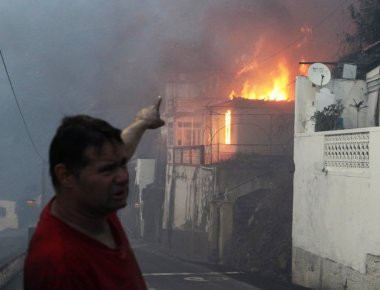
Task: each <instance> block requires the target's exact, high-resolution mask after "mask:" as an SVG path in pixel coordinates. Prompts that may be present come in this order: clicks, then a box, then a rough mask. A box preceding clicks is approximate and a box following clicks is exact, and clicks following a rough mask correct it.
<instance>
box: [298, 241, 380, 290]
mask: <svg viewBox="0 0 380 290" xmlns="http://www.w3.org/2000/svg"><path fill="white" fill-rule="evenodd" d="M379 260H380V256H374V255H370V254H368V255H367V258H366V269H367V271H366V272H365V273H360V272H359V271H356V270H354V269H352V268H351V267H347V266H345V265H343V264H341V263H338V262H336V261H333V260H331V259H328V258H323V257H320V256H317V255H314V254H312V253H310V252H308V251H305V250H303V249H301V248H297V247H293V259H292V268H293V270H292V272H293V275H292V282H293V283H295V284H298V285H302V286H304V287H309V288H313V289H326V290H329V289H331V290H333V289H352V290H376V289H380V266H379V264H378V262H379Z"/></svg>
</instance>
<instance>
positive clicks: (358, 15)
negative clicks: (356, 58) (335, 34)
mask: <svg viewBox="0 0 380 290" xmlns="http://www.w3.org/2000/svg"><path fill="white" fill-rule="evenodd" d="M349 11H350V14H351V18H352V20H353V22H354V24H355V28H356V31H355V32H354V33H352V34H346V37H345V40H346V42H347V44H348V45H349V46H350V47H351V48H352V49H353V50H358V49H362V48H363V47H365V46H367V45H370V44H373V43H374V42H376V41H378V40H380V0H358V2H357V4H356V5H355V4H351V5H350V6H349Z"/></svg>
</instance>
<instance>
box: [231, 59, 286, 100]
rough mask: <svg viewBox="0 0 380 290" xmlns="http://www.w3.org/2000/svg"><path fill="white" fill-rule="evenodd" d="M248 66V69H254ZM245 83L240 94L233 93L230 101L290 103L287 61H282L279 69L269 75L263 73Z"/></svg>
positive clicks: (278, 66)
mask: <svg viewBox="0 0 380 290" xmlns="http://www.w3.org/2000/svg"><path fill="white" fill-rule="evenodd" d="M253 66H254V65H247V66H246V67H253ZM257 75H258V74H257V73H256V77H255V78H254V79H249V80H246V81H245V82H244V85H243V88H242V89H241V91H240V93H239V94H236V93H235V91H232V92H231V93H230V95H229V98H230V99H233V98H234V97H237V96H238V97H241V98H245V99H250V100H263V101H289V100H290V99H289V91H288V90H289V88H288V87H289V76H290V70H289V68H288V67H287V65H286V62H285V61H280V62H279V63H278V65H277V67H276V68H275V69H274V70H273V71H272V72H269V73H264V72H263V73H262V74H261V75H260V76H259V77H257Z"/></svg>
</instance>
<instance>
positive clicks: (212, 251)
mask: <svg viewBox="0 0 380 290" xmlns="http://www.w3.org/2000/svg"><path fill="white" fill-rule="evenodd" d="M219 207H220V205H219V202H218V201H211V202H210V228H209V231H208V244H209V251H208V252H209V259H210V260H211V261H213V262H219Z"/></svg>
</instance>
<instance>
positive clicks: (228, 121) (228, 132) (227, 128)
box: [224, 110, 231, 145]
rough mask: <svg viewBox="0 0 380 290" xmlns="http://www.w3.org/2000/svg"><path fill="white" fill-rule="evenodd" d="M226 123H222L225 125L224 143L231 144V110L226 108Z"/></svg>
mask: <svg viewBox="0 0 380 290" xmlns="http://www.w3.org/2000/svg"><path fill="white" fill-rule="evenodd" d="M225 119H226V124H225V125H224V126H225V143H226V144H227V145H228V144H231V111H230V110H228V111H227V112H226V117H225Z"/></svg>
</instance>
